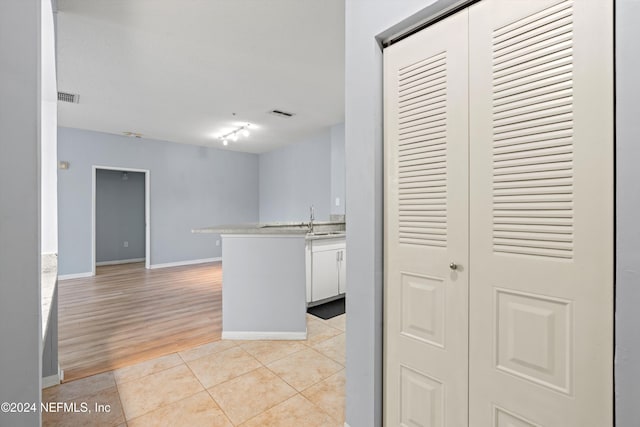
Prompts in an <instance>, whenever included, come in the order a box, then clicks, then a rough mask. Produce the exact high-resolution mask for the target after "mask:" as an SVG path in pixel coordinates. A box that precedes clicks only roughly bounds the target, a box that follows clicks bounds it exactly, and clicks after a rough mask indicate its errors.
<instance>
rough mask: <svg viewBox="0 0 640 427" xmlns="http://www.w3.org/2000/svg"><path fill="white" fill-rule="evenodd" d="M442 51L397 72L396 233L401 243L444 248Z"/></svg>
mask: <svg viewBox="0 0 640 427" xmlns="http://www.w3.org/2000/svg"><path fill="white" fill-rule="evenodd" d="M446 84H447V69H446V55H445V54H444V53H440V54H438V55H435V56H433V57H430V58H427V59H425V60H422V61H420V62H418V63H416V64H412V65H410V66H408V67H405V68H403V69H401V70H400V71H399V74H398V90H399V99H398V107H399V108H398V125H399V128H398V189H399V194H398V209H399V211H398V236H399V241H400V243H401V244H408V245H420V246H428V247H435V248H444V247H446V246H447V168H446V166H447V146H446V125H447V117H446V108H447V102H446Z"/></svg>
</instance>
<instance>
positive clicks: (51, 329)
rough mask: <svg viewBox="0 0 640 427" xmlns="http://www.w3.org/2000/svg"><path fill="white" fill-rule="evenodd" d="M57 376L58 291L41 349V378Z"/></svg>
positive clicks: (55, 294) (52, 302) (53, 301)
mask: <svg viewBox="0 0 640 427" xmlns="http://www.w3.org/2000/svg"><path fill="white" fill-rule="evenodd" d="M53 375H58V289H57V287H56V290H55V291H54V293H53V298H52V300H51V311H50V312H49V321H48V322H47V330H46V333H45V337H44V348H43V349H42V377H43V378H46V377H50V376H53Z"/></svg>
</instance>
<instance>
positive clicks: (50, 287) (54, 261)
mask: <svg viewBox="0 0 640 427" xmlns="http://www.w3.org/2000/svg"><path fill="white" fill-rule="evenodd" d="M41 271H42V276H41V280H40V289H41V298H40V300H41V309H42V339H43V340H44V337H45V335H46V333H47V325H48V324H49V314H50V313H51V303H52V302H53V294H54V293H55V290H56V285H57V283H58V255H57V254H43V255H42V261H41Z"/></svg>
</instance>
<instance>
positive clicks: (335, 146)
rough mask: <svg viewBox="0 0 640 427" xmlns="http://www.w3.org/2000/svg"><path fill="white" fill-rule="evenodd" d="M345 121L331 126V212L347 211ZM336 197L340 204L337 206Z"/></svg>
mask: <svg viewBox="0 0 640 427" xmlns="http://www.w3.org/2000/svg"><path fill="white" fill-rule="evenodd" d="M344 144H345V141H344V123H340V124H339V125H335V126H332V127H331V213H332V214H335V215H344V213H345V204H346V201H347V200H346V198H345V190H346V187H345V181H344V177H345V174H346V169H345V163H344V154H345V152H344ZM336 198H339V199H340V205H339V206H336Z"/></svg>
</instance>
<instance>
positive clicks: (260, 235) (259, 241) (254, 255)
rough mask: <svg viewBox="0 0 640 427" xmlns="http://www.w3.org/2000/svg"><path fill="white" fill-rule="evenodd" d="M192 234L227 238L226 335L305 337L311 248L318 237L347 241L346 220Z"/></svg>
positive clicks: (224, 250) (225, 228) (224, 252)
mask: <svg viewBox="0 0 640 427" xmlns="http://www.w3.org/2000/svg"><path fill="white" fill-rule="evenodd" d="M193 232H194V233H214V234H220V235H221V236H222V265H223V268H222V338H223V339H241V340H252V339H267V340H304V339H306V337H307V327H306V325H307V322H306V308H307V302H308V301H310V289H309V286H310V279H311V277H310V250H309V248H310V247H311V245H312V244H313V242H314V241H319V240H322V241H324V240H331V239H342V240H344V235H345V223H344V222H335V221H317V222H314V223H313V224H312V227H311V226H309V223H302V222H297V223H266V224H236V225H222V226H216V227H207V228H200V229H196V230H193ZM338 258H340V257H336V259H338ZM336 289H337V288H336ZM336 294H337V291H336Z"/></svg>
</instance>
